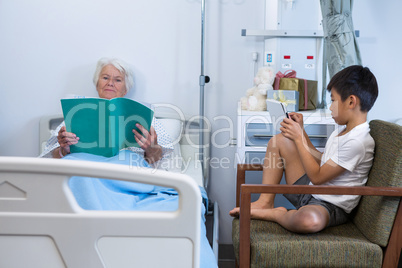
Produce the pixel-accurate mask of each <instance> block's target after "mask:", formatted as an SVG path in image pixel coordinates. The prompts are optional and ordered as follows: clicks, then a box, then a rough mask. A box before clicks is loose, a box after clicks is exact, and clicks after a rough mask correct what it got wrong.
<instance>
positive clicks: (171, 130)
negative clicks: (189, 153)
mask: <svg viewBox="0 0 402 268" xmlns="http://www.w3.org/2000/svg"><path fill="white" fill-rule="evenodd" d="M158 121H159V122H160V123H161V124H162V125H163V127H164V129H165V131H166V132H167V134H168V135H169V136H170V138H171V139H172V144H173V155H172V157H171V158H170V164H169V169H168V170H169V171H173V172H180V171H181V166H182V156H181V149H180V140H181V137H182V135H183V130H184V127H183V122H182V121H181V120H178V119H173V118H158Z"/></svg>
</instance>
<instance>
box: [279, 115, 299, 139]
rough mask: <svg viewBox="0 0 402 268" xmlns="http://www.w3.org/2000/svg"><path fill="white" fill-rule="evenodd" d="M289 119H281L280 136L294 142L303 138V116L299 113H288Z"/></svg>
mask: <svg viewBox="0 0 402 268" xmlns="http://www.w3.org/2000/svg"><path fill="white" fill-rule="evenodd" d="M289 117H290V119H289V118H285V119H283V121H282V123H281V128H280V131H281V132H282V135H283V136H285V137H286V138H288V139H291V140H293V141H295V142H296V140H298V139H300V140H302V138H303V115H302V114H299V113H290V114H289Z"/></svg>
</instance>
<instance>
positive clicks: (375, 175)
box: [232, 120, 402, 268]
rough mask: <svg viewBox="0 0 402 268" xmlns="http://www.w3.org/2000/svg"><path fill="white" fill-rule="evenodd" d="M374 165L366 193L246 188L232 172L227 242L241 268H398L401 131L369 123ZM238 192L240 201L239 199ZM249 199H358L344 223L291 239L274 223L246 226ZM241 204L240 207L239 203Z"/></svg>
mask: <svg viewBox="0 0 402 268" xmlns="http://www.w3.org/2000/svg"><path fill="white" fill-rule="evenodd" d="M370 133H371V135H372V137H373V138H374V140H375V142H376V151H375V157H374V163H373V166H372V169H371V171H370V173H369V178H368V181H367V185H366V186H365V187H329V186H293V185H247V184H244V183H245V174H246V171H249V170H262V166H261V165H250V164H239V165H238V167H237V193H236V194H237V197H236V198H237V200H236V203H237V205H239V204H240V207H241V209H240V217H239V219H234V220H233V223H232V240H233V246H234V250H235V256H236V261H237V263H238V264H240V267H241V268H243V267H250V265H251V267H355V266H359V267H387V268H388V267H397V265H398V261H399V258H400V254H401V249H402V205H401V198H400V197H401V196H402V175H401V174H402V127H401V126H398V125H396V124H392V123H388V122H384V121H380V120H373V121H371V122H370ZM240 192H241V195H240ZM251 193H313V194H352V195H362V198H361V200H360V203H359V205H358V206H357V207H356V208H355V210H354V211H353V212H352V214H351V219H350V221H349V222H348V223H346V224H342V225H340V226H335V227H330V228H326V229H324V230H323V231H321V232H318V233H315V234H296V233H292V232H289V231H287V230H286V229H284V228H283V227H282V226H280V225H279V224H277V223H274V222H268V221H261V220H250V196H251ZM240 202H241V203H240Z"/></svg>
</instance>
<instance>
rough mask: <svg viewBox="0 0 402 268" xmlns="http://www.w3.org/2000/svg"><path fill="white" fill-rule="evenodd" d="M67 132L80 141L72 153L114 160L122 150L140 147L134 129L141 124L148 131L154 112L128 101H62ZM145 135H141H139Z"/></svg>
mask: <svg viewBox="0 0 402 268" xmlns="http://www.w3.org/2000/svg"><path fill="white" fill-rule="evenodd" d="M61 105H62V109H63V115H64V121H65V123H66V130H67V131H68V132H72V133H74V134H76V135H77V137H79V138H80V140H79V142H78V143H77V144H75V145H72V146H70V150H71V152H72V153H78V152H85V153H91V154H96V155H102V156H106V157H111V156H114V155H116V154H117V153H118V152H119V151H120V150H121V149H123V148H127V147H139V145H138V144H137V142H136V141H135V139H134V133H133V132H132V130H133V129H135V130H137V131H139V130H138V128H137V127H136V126H135V125H136V124H137V123H139V124H140V125H142V126H143V127H144V128H145V129H147V130H148V131H149V130H150V128H151V123H152V118H153V114H154V112H153V111H152V110H151V109H150V108H148V107H147V106H145V105H143V104H141V103H139V102H136V101H133V100H130V99H127V98H114V99H111V100H108V99H101V98H74V99H62V100H61ZM139 132H140V133H141V131H139Z"/></svg>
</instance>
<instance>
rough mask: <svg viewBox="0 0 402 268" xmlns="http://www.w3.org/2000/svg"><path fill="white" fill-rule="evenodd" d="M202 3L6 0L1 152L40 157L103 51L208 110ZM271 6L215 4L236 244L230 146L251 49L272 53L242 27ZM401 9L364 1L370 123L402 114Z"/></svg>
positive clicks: (190, 105)
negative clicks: (374, 89) (47, 118)
mask: <svg viewBox="0 0 402 268" xmlns="http://www.w3.org/2000/svg"><path fill="white" fill-rule="evenodd" d="M200 2H201V1H200V0H171V1H166V0H141V1H129V0H114V1H110V0H87V1H78V0H71V1H67V2H66V1H60V0H59V1H55V0H35V1H31V0H17V1H1V2H0V36H1V41H2V44H1V46H0V59H1V62H0V92H1V96H2V100H1V105H0V116H1V121H0V122H1V123H0V133H2V134H1V139H0V155H2V156H36V155H37V154H38V153H39V145H38V124H39V118H40V117H41V116H43V115H46V114H57V113H61V110H60V104H59V99H60V98H61V97H63V96H65V95H66V94H69V93H75V94H83V95H92V96H96V92H95V89H94V86H93V84H92V74H93V71H94V65H95V63H96V61H97V60H98V59H99V58H100V57H102V56H116V57H120V58H122V59H125V60H126V61H127V62H129V63H131V64H132V65H133V67H134V71H135V78H136V87H135V90H134V92H132V93H131V95H130V97H132V98H134V99H138V100H141V101H146V102H152V103H172V104H174V105H177V106H179V107H180V108H181V109H182V110H183V111H184V112H185V113H186V114H188V115H196V114H198V111H199V107H198V103H199V99H198V98H199V97H198V96H199V95H198V94H199V85H198V77H199V74H200V52H199V51H200V28H201V27H200V9H201V7H200ZM264 2H265V1H264V0H249V1H247V0H214V1H210V0H206V7H207V19H206V21H207V28H206V34H207V36H206V59H205V72H206V74H208V75H209V76H210V77H211V83H210V84H207V85H206V89H205V90H206V92H205V99H206V101H205V103H206V108H205V110H206V115H207V117H208V119H209V121H210V122H211V125H212V130H213V132H214V133H215V135H214V136H213V142H215V144H216V145H217V146H215V147H213V148H212V157H213V158H214V159H215V160H217V161H218V162H217V163H216V164H214V167H216V168H212V169H211V183H210V187H211V189H210V197H211V199H212V200H214V201H215V200H216V201H218V203H219V205H220V213H221V230H220V231H221V241H220V242H221V243H231V218H230V217H229V216H228V211H229V210H230V209H231V208H232V207H233V206H234V204H235V170H234V154H235V149H236V148H235V147H229V146H227V145H226V144H227V143H228V141H229V138H230V137H233V136H236V132H235V129H236V126H237V124H236V106H237V101H238V100H239V99H240V97H241V96H243V95H244V92H245V91H246V89H247V88H249V87H250V86H251V83H252V60H251V53H252V52H254V51H256V52H259V53H260V55H261V53H262V52H263V51H262V50H263V41H262V39H260V38H254V37H241V36H240V30H241V29H243V28H247V29H262V28H263V27H264ZM401 8H402V2H399V1H397V0H392V1H391V0H390V1H387V2H386V3H382V2H380V1H375V0H368V1H355V9H354V13H353V15H354V23H355V28H356V29H358V30H360V34H361V37H360V38H359V40H358V41H359V44H360V48H361V52H362V57H363V64H364V65H367V66H368V67H370V68H371V69H372V71H373V72H374V73H375V75H376V76H377V79H378V82H379V85H380V96H379V98H378V101H377V103H376V106H375V107H374V108H373V110H372V112H371V113H370V119H374V118H381V119H384V120H390V121H392V120H396V119H397V118H401V117H402V114H401V108H400V107H401V105H400V102H401V100H402V95H401V94H402V93H401V91H402V88H401V86H400V85H399V84H398V82H397V81H398V78H399V76H400V74H399V73H400V71H399V64H400V63H401V60H402V58H401V55H400V52H399V50H398V49H397V46H400V44H401V41H402V40H401V37H400V35H399V33H400V29H399V26H400V25H402V22H401V17H400V15H399V14H398V10H401ZM232 128H233V134H231V133H230V131H229V130H228V129H232ZM219 147H223V148H219ZM226 161H229V162H226ZM219 166H220V168H218V167H219Z"/></svg>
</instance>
